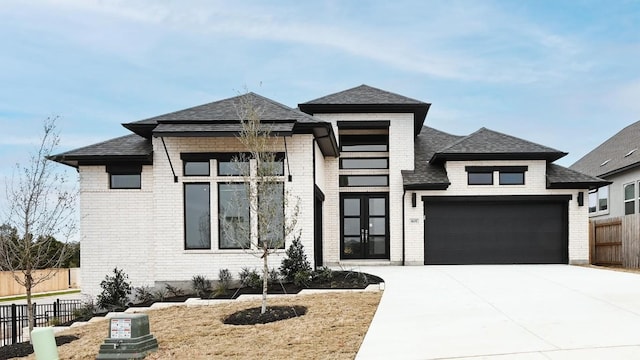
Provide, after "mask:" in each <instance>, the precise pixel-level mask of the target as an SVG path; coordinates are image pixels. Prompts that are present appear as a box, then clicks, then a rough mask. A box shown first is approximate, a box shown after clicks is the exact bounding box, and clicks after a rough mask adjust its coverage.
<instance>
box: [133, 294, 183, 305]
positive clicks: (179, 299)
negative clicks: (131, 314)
mask: <svg viewBox="0 0 640 360" xmlns="http://www.w3.org/2000/svg"><path fill="white" fill-rule="evenodd" d="M192 297H194V295H182V296H168V297H166V298H164V299H163V300H162V302H169V303H170V302H185V300H187V299H188V298H192ZM156 302H157V301H156V300H149V301H145V302H140V303H130V304H129V307H149V306H151V305H153V304H154V303H156Z"/></svg>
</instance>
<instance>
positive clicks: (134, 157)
mask: <svg viewBox="0 0 640 360" xmlns="http://www.w3.org/2000/svg"><path fill="white" fill-rule="evenodd" d="M152 156H153V147H152V145H151V140H149V139H147V138H144V137H142V136H139V135H136V134H131V135H125V136H121V137H119V138H115V139H111V140H107V141H103V142H101V143H98V144H93V145H89V146H85V147H82V148H79V149H75V150H70V151H67V152H64V153H61V154H57V155H52V156H49V157H48V159H49V160H53V161H57V162H59V163H63V164H66V165H69V166H73V167H78V165H85V164H86V165H94V164H95V165H97V164H107V163H113V162H118V161H123V162H126V161H137V162H141V163H144V164H151V162H152Z"/></svg>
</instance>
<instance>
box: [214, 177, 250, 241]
mask: <svg viewBox="0 0 640 360" xmlns="http://www.w3.org/2000/svg"><path fill="white" fill-rule="evenodd" d="M218 235H219V236H218V247H219V248H220V249H243V248H244V249H247V248H249V247H250V246H251V239H250V236H251V219H250V211H249V196H248V189H247V184H245V183H229V184H223V183H219V184H218Z"/></svg>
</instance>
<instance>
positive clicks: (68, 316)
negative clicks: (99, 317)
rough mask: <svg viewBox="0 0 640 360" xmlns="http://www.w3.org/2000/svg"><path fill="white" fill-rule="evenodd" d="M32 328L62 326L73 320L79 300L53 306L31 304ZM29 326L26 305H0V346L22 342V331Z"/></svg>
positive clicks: (59, 302)
mask: <svg viewBox="0 0 640 360" xmlns="http://www.w3.org/2000/svg"><path fill="white" fill-rule="evenodd" d="M31 305H32V306H33V310H34V311H33V326H34V327H37V326H48V325H58V324H64V323H66V322H70V321H72V320H75V319H76V317H75V316H74V312H75V310H76V309H78V308H80V307H82V302H81V301H80V300H60V299H57V300H56V301H55V302H54V303H53V304H40V305H38V304H36V303H33V304H31ZM27 326H29V319H28V315H27V305H16V304H11V305H0V346H4V345H11V344H16V343H19V342H22V341H23V338H22V329H23V328H25V327H27Z"/></svg>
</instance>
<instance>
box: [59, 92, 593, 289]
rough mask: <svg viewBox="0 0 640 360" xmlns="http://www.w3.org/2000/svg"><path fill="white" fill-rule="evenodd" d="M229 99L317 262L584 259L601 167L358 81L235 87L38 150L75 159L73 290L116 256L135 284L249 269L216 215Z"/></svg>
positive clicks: (226, 186)
mask: <svg viewBox="0 0 640 360" xmlns="http://www.w3.org/2000/svg"><path fill="white" fill-rule="evenodd" d="M240 100H243V101H245V102H246V101H248V102H250V103H253V104H254V105H255V106H257V107H259V108H260V110H261V114H262V116H261V121H263V122H265V123H271V126H273V129H274V134H275V135H277V137H276V138H275V139H274V143H275V144H276V146H277V147H278V149H277V151H278V152H280V153H281V154H280V156H279V157H278V159H279V161H281V162H282V168H283V173H282V179H281V180H282V183H283V186H284V188H285V189H286V190H287V191H288V192H289V193H291V194H293V196H295V197H296V198H297V199H299V202H300V214H299V218H298V227H299V229H300V231H301V240H302V243H303V245H304V246H305V251H306V253H307V255H308V257H309V259H310V260H311V261H312V262H313V265H314V266H316V267H317V266H322V265H327V266H344V267H347V268H349V267H352V266H357V265H361V264H368V265H373V264H376V265H377V264H379V265H385V264H394V265H423V264H504V263H563V264H566V263H586V262H587V260H588V257H589V248H588V216H587V206H583V199H584V195H585V193H586V192H588V191H589V190H590V189H596V188H598V187H599V186H602V185H603V184H605V182H604V181H603V180H601V179H598V178H596V177H593V176H588V175H585V174H582V173H579V172H577V171H574V170H570V169H567V168H564V167H562V166H559V165H556V164H553V162H554V161H555V160H557V159H559V158H561V157H563V156H565V155H566V154H565V153H563V152H561V151H558V150H554V149H551V148H548V147H545V146H542V145H538V144H535V143H532V142H529V141H525V140H522V139H519V138H516V137H512V136H509V135H505V134H501V133H498V132H495V131H491V130H488V129H485V128H482V129H480V130H478V131H477V132H475V133H473V134H471V135H469V136H454V135H450V134H447V133H444V132H441V131H438V130H435V129H432V128H430V127H426V126H424V123H425V118H426V116H427V112H428V110H429V107H430V104H428V103H425V102H422V101H418V100H414V99H410V98H407V97H404V96H401V95H398V94H394V93H390V92H387V91H383V90H380V89H376V88H373V87H370V86H366V85H362V86H358V87H355V88H352V89H349V90H345V91H342V92H338V93H335V94H331V95H328V96H325V97H322V98H319V99H316V100H312V101H308V102H305V103H301V104H299V109H293V108H289V107H287V106H285V105H282V104H279V103H277V102H274V101H272V100H269V99H266V98H264V97H261V96H259V95H256V94H253V93H249V94H246V95H241V96H239V97H234V98H230V99H225V100H221V101H217V102H213V103H209V104H205V105H201V106H196V107H193V108H190V109H186V110H181V111H177V112H173V113H170V114H165V115H161V116H157V117H154V118H150V119H146V120H142V121H137V122H131V123H126V124H123V126H124V127H125V128H127V129H129V130H130V131H131V132H133V134H130V135H127V136H123V137H120V138H116V139H112V140H108V141H105V142H103V143H99V144H95V145H90V146H87V147H84V148H81V149H77V150H71V151H68V152H65V153H62V154H59V155H55V156H52V157H51V159H52V160H55V161H57V162H60V163H63V164H66V165H69V166H73V167H76V168H77V169H78V171H79V173H80V200H81V203H80V213H81V234H82V237H81V246H82V284H83V290H84V291H85V292H87V293H89V294H96V293H97V292H99V283H100V281H101V280H102V279H103V278H104V276H105V275H106V274H107V273H108V272H110V271H111V270H112V269H113V267H115V266H118V267H120V268H122V269H124V270H125V271H126V272H127V273H128V274H129V276H130V279H131V281H132V282H133V284H134V285H135V286H140V285H154V284H161V283H163V282H168V281H189V280H190V279H191V278H192V276H193V275H197V274H201V275H206V276H207V277H209V278H210V279H216V278H217V276H218V271H219V270H220V269H223V268H226V269H229V270H230V271H231V272H232V273H234V274H237V273H238V272H239V271H240V269H241V268H242V267H256V268H260V267H259V264H260V261H261V260H260V259H256V258H254V257H252V256H250V255H248V254H246V253H245V252H243V251H242V249H239V248H238V246H237V244H235V242H234V241H232V240H233V239H230V238H229V236H228V234H226V233H225V231H223V229H222V227H221V226H220V220H219V214H221V213H225V211H226V210H227V206H228V202H227V199H228V198H229V196H228V194H229V190H230V189H231V187H233V185H234V183H237V182H240V181H243V179H242V178H241V177H238V176H236V175H235V174H234V173H233V171H231V170H230V168H229V167H228V165H229V161H230V160H231V158H232V157H233V156H234V155H235V154H237V153H241V152H243V151H244V149H243V148H242V146H240V144H239V142H238V140H237V138H236V135H237V134H238V131H239V130H240V124H239V120H238V115H237V111H236V108H237V106H238V103H239V101H240ZM243 214H244V215H243ZM235 215H236V217H237V219H236V221H251V217H253V216H255V214H250V213H249V212H248V211H247V212H238V213H236V214H235ZM202 219H205V221H204V227H203V221H202ZM290 241H291V239H287V244H286V245H287V246H288V245H289V243H290ZM282 256H283V252H281V253H279V254H276V255H273V256H271V258H270V261H271V265H272V266H276V267H277V266H278V265H279V263H280V261H281V259H282Z"/></svg>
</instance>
